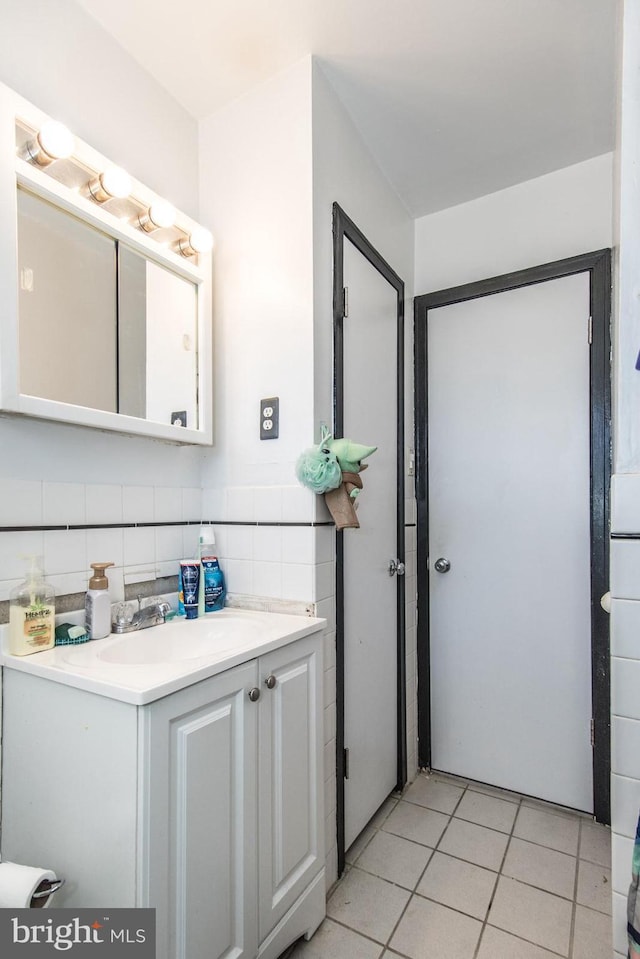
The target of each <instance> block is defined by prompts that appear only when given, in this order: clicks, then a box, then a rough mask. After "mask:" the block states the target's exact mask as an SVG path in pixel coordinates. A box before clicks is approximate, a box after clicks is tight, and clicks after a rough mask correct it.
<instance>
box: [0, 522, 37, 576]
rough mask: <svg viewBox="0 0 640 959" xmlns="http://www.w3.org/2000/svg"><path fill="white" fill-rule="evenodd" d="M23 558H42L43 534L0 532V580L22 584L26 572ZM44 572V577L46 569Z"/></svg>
mask: <svg viewBox="0 0 640 959" xmlns="http://www.w3.org/2000/svg"><path fill="white" fill-rule="evenodd" d="M25 556H44V534H43V533H42V532H41V531H40V530H29V531H28V532H26V533H2V532H0V579H19V580H20V581H21V582H22V580H23V579H24V578H25V573H26V571H27V563H26V561H25V559H24V558H23V557H25ZM44 572H45V576H46V574H47V569H46V567H45V571H44Z"/></svg>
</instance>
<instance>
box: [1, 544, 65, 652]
mask: <svg viewBox="0 0 640 959" xmlns="http://www.w3.org/2000/svg"><path fill="white" fill-rule="evenodd" d="M29 559H30V560H31V565H30V569H29V575H28V576H27V579H26V580H25V581H24V583H21V584H20V586H18V587H17V588H16V589H14V590H13V591H12V592H11V595H10V598H9V652H10V653H13V655H14V656H26V655H28V654H29V653H39V652H40V651H41V650H43V649H51V647H52V646H53V645H54V643H55V593H54V591H53V588H52V587H51V586H49V584H48V583H46V582H45V580H44V574H43V572H42V568H41V566H40V562H39V559H38V558H37V557H36V556H31V557H29Z"/></svg>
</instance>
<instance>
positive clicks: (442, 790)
mask: <svg viewBox="0 0 640 959" xmlns="http://www.w3.org/2000/svg"><path fill="white" fill-rule="evenodd" d="M463 792H464V788H463V787H462V786H455V785H454V784H453V783H445V782H439V781H438V780H437V779H433V777H431V776H418V778H417V779H415V780H414V782H412V784H411V785H410V786H409V788H408V789H407V791H406V792H405V794H404V796H403V797H402V798H403V799H405V800H406V801H407V802H412V803H417V804H418V805H419V806H428V807H429V809H437V810H438V811H439V812H444V813H452V812H453V810H454V809H455V808H456V806H457V804H458V802H459V800H460V797H461V796H462V794H463Z"/></svg>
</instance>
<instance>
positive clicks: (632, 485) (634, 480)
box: [611, 473, 640, 533]
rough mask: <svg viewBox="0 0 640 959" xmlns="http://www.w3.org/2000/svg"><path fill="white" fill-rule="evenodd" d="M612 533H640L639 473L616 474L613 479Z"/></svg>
mask: <svg viewBox="0 0 640 959" xmlns="http://www.w3.org/2000/svg"><path fill="white" fill-rule="evenodd" d="M611 532H612V533H638V532H640V475H639V474H638V473H616V474H615V475H614V476H612V477H611Z"/></svg>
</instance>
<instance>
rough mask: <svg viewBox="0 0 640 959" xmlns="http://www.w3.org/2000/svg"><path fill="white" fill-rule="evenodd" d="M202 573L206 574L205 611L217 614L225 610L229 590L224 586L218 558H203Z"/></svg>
mask: <svg viewBox="0 0 640 959" xmlns="http://www.w3.org/2000/svg"><path fill="white" fill-rule="evenodd" d="M202 572H203V574H204V611H205V613H215V612H217V611H218V610H220V609H224V601H225V597H226V595H227V590H226V587H225V584H224V573H223V572H222V570H221V569H220V563H219V562H218V557H217V556H203V558H202Z"/></svg>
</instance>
